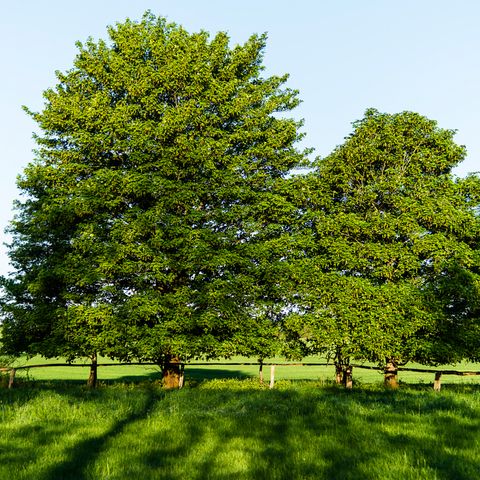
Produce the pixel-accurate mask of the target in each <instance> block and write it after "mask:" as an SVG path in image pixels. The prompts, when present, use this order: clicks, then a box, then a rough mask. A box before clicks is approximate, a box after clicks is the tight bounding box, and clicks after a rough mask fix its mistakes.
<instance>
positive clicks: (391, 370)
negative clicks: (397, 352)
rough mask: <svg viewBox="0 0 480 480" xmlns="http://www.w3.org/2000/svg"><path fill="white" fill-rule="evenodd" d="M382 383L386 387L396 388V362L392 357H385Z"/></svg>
mask: <svg viewBox="0 0 480 480" xmlns="http://www.w3.org/2000/svg"><path fill="white" fill-rule="evenodd" d="M384 385H385V386H386V387H387V388H392V389H397V388H398V370H397V362H396V361H395V359H393V358H387V359H386V364H385V375H384Z"/></svg>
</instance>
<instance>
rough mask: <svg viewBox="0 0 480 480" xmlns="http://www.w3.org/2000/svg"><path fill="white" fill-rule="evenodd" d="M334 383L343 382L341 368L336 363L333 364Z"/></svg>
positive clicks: (339, 383)
mask: <svg viewBox="0 0 480 480" xmlns="http://www.w3.org/2000/svg"><path fill="white" fill-rule="evenodd" d="M335 383H336V384H337V385H341V384H342V383H343V368H342V366H341V365H339V364H338V363H336V364H335Z"/></svg>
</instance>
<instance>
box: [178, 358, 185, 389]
mask: <svg viewBox="0 0 480 480" xmlns="http://www.w3.org/2000/svg"><path fill="white" fill-rule="evenodd" d="M184 384H185V364H184V363H182V364H181V365H180V378H179V380H178V388H183V385H184Z"/></svg>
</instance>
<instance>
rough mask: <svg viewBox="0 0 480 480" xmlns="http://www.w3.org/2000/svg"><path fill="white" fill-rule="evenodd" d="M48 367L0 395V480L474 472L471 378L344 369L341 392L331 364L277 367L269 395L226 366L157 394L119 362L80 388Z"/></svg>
mask: <svg viewBox="0 0 480 480" xmlns="http://www.w3.org/2000/svg"><path fill="white" fill-rule="evenodd" d="M32 361H33V362H35V361H36V360H35V359H33V360H32ZM57 368H60V367H52V368H49V369H32V370H30V372H29V373H28V377H25V376H24V377H23V378H22V377H21V376H20V378H19V381H18V384H17V386H16V387H15V388H13V389H10V390H9V389H5V388H1V389H0V421H1V422H0V453H1V462H0V479H2V480H3V479H5V480H7V479H8V480H27V479H28V480H60V479H62V480H64V479H75V480H86V479H92V480H93V479H95V480H100V479H101V480H103V479H105V480H106V479H112V480H113V479H115V480H120V479H129V480H130V479H133V478H135V479H137V478H138V479H142V480H148V479H155V480H157V479H170V480H177V479H178V480H180V479H181V480H184V479H187V480H188V479H196V480H197V479H198V480H206V479H289V480H290V479H316V480H317V479H318V480H322V479H328V480H331V479H342V480H343V479H352V480H362V479H365V480H366V479H379V480H380V479H381V480H388V479H402V480H405V479H456V480H467V479H468V480H474V479H478V478H480V383H479V382H478V380H477V382H474V381H472V380H471V379H468V380H467V379H463V378H461V377H460V378H454V377H448V380H447V378H445V379H444V384H443V387H442V391H441V392H434V391H433V389H432V388H431V381H432V380H433V378H432V379H431V378H430V376H431V375H429V376H428V378H426V379H425V380H424V381H422V379H421V378H420V377H416V381H415V382H413V381H411V382H410V383H403V384H402V385H401V388H400V389H399V390H397V391H388V390H384V389H383V388H382V386H381V375H379V374H378V373H376V372H373V371H362V373H363V375H364V376H363V378H361V374H360V371H358V374H359V375H358V377H357V384H356V386H355V388H354V389H353V390H352V391H348V390H344V389H342V388H339V387H337V386H335V385H333V384H332V383H331V381H330V379H331V377H332V373H333V372H332V369H331V368H330V369H325V371H323V370H322V371H320V370H315V369H320V368H325V367H297V368H295V367H277V371H276V378H277V379H278V380H277V382H276V384H275V388H274V389H272V390H270V389H269V388H268V385H263V386H262V385H260V384H259V382H258V379H257V378H255V377H256V374H257V368H256V367H254V366H252V367H250V366H236V365H232V366H231V367H225V366H222V367H220V366H212V367H196V368H194V367H188V368H187V369H186V374H187V376H186V380H187V384H186V387H185V388H184V389H182V390H178V391H165V390H163V389H162V388H161V387H160V386H159V384H158V382H157V381H156V380H158V376H159V375H158V371H157V370H156V369H154V368H153V367H120V366H119V367H105V368H104V369H100V370H99V372H100V382H101V384H100V387H99V388H98V389H96V390H88V389H86V388H85V386H84V383H85V379H86V376H87V375H88V371H87V369H83V368H66V369H65V370H66V371H65V372H63V373H62V371H60V370H58V371H55V370H56V369H57ZM142 369H143V370H142ZM289 369H290V370H289ZM268 372H269V370H268V368H267V367H265V377H266V380H268ZM19 373H20V372H19ZM355 373H357V372H355ZM62 375H63V377H62ZM405 375H406V374H405ZM409 375H410V373H409ZM417 375H419V374H417ZM48 376H50V378H48ZM77 376H78V378H77ZM324 376H325V378H324ZM403 376H404V375H402V376H401V378H402V377H403ZM308 377H309V378H310V379H308ZM315 377H316V378H315ZM359 377H360V378H359ZM371 379H373V380H372V381H371ZM451 380H455V381H456V382H457V383H453V382H451ZM266 383H268V382H266Z"/></svg>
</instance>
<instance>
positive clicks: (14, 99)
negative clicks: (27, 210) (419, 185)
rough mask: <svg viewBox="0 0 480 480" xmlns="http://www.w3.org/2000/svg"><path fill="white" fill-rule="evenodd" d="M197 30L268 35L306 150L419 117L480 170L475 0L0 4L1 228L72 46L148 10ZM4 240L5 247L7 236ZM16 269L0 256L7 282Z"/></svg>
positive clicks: (235, 39)
mask: <svg viewBox="0 0 480 480" xmlns="http://www.w3.org/2000/svg"><path fill="white" fill-rule="evenodd" d="M147 9H148V10H151V11H152V12H153V13H155V14H157V15H163V16H166V17H167V18H168V19H169V20H170V21H172V22H175V23H180V24H182V25H183V26H184V27H185V28H186V29H187V30H189V31H198V30H200V29H204V30H207V31H210V32H212V33H214V32H217V31H220V30H222V31H227V32H228V33H229V34H230V36H231V39H232V43H233V44H235V43H240V42H243V41H245V40H246V39H247V38H248V37H249V36H250V35H251V34H252V33H262V32H267V33H268V37H269V41H268V46H267V51H266V55H265V65H266V67H267V70H266V72H265V74H266V75H268V74H282V73H287V72H288V73H290V80H289V86H290V87H293V88H297V89H299V90H300V96H301V98H302V99H303V104H302V105H301V107H300V108H298V109H297V111H296V112H295V116H296V117H298V118H304V119H305V127H304V131H305V132H306V133H307V136H306V139H305V142H304V143H305V146H311V147H314V148H315V155H322V156H323V155H326V154H328V153H329V152H330V151H331V150H332V148H333V147H335V146H336V145H338V144H340V143H342V141H343V138H344V137H345V136H346V135H347V134H348V133H349V132H350V131H351V122H352V121H354V120H356V119H358V118H361V117H362V115H363V113H364V111H365V109H366V108H368V107H375V108H377V109H379V110H380V111H385V112H390V113H394V112H399V111H403V110H413V111H417V112H419V113H421V114H423V115H426V116H427V117H430V118H432V119H435V120H437V121H438V123H439V125H440V126H441V127H444V128H453V129H457V130H458V134H457V137H456V140H457V142H458V143H460V144H463V145H466V146H467V149H468V158H467V160H466V161H465V162H464V164H463V165H462V166H461V167H460V168H459V169H458V170H457V174H458V175H462V176H463V175H465V174H466V173H467V172H472V171H478V170H480V134H479V132H478V128H479V127H478V120H479V114H480V54H479V52H480V27H479V23H480V1H478V0H456V1H452V0H402V1H392V0H298V1H296V2H294V1H292V0H288V1H287V0H243V1H238V2H233V1H228V0H223V1H221V0H202V1H200V0H176V1H174V0H170V1H166V0H156V1H153V0H150V1H147V0H95V1H94V0H82V1H81V2H67V1H65V0H63V1H59V0H43V1H39V0H21V1H17V2H7V1H6V0H1V1H0V62H1V63H0V65H1V71H2V74H1V76H0V100H1V101H0V105H1V107H2V111H1V116H0V140H1V162H2V174H1V176H0V196H1V197H0V230H1V231H2V232H3V230H4V228H5V227H6V226H7V224H8V221H9V220H10V219H11V217H12V211H11V205H12V202H13V200H14V199H15V198H17V196H18V195H17V191H16V187H15V178H16V176H17V175H18V174H20V173H21V172H22V170H23V168H24V167H25V166H26V165H27V163H28V162H30V161H31V160H32V159H33V153H32V149H33V148H34V144H33V142H32V132H33V131H34V130H35V125H34V123H33V122H32V120H31V119H30V118H29V117H28V116H27V115H26V114H25V113H24V112H23V111H22V110H21V105H27V106H28V107H29V108H31V109H33V110H38V109H41V108H42V105H43V99H42V92H43V91H44V90H45V89H46V88H48V87H51V86H53V85H55V83H56V81H55V75H54V72H55V70H66V69H68V68H70V67H71V66H72V61H73V58H74V56H75V54H76V47H75V41H77V40H81V41H83V40H85V39H86V38H87V37H88V36H92V37H93V38H96V39H98V38H106V26H107V25H112V24H114V23H116V22H117V21H123V20H124V19H125V18H127V17H129V18H131V19H140V18H141V16H142V14H143V12H144V11H145V10H147ZM0 240H1V241H2V242H4V241H7V240H8V238H7V237H6V236H5V235H3V233H2V234H1V236H0ZM7 271H8V261H7V259H6V255H5V249H4V248H0V274H4V273H6V272H7Z"/></svg>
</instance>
